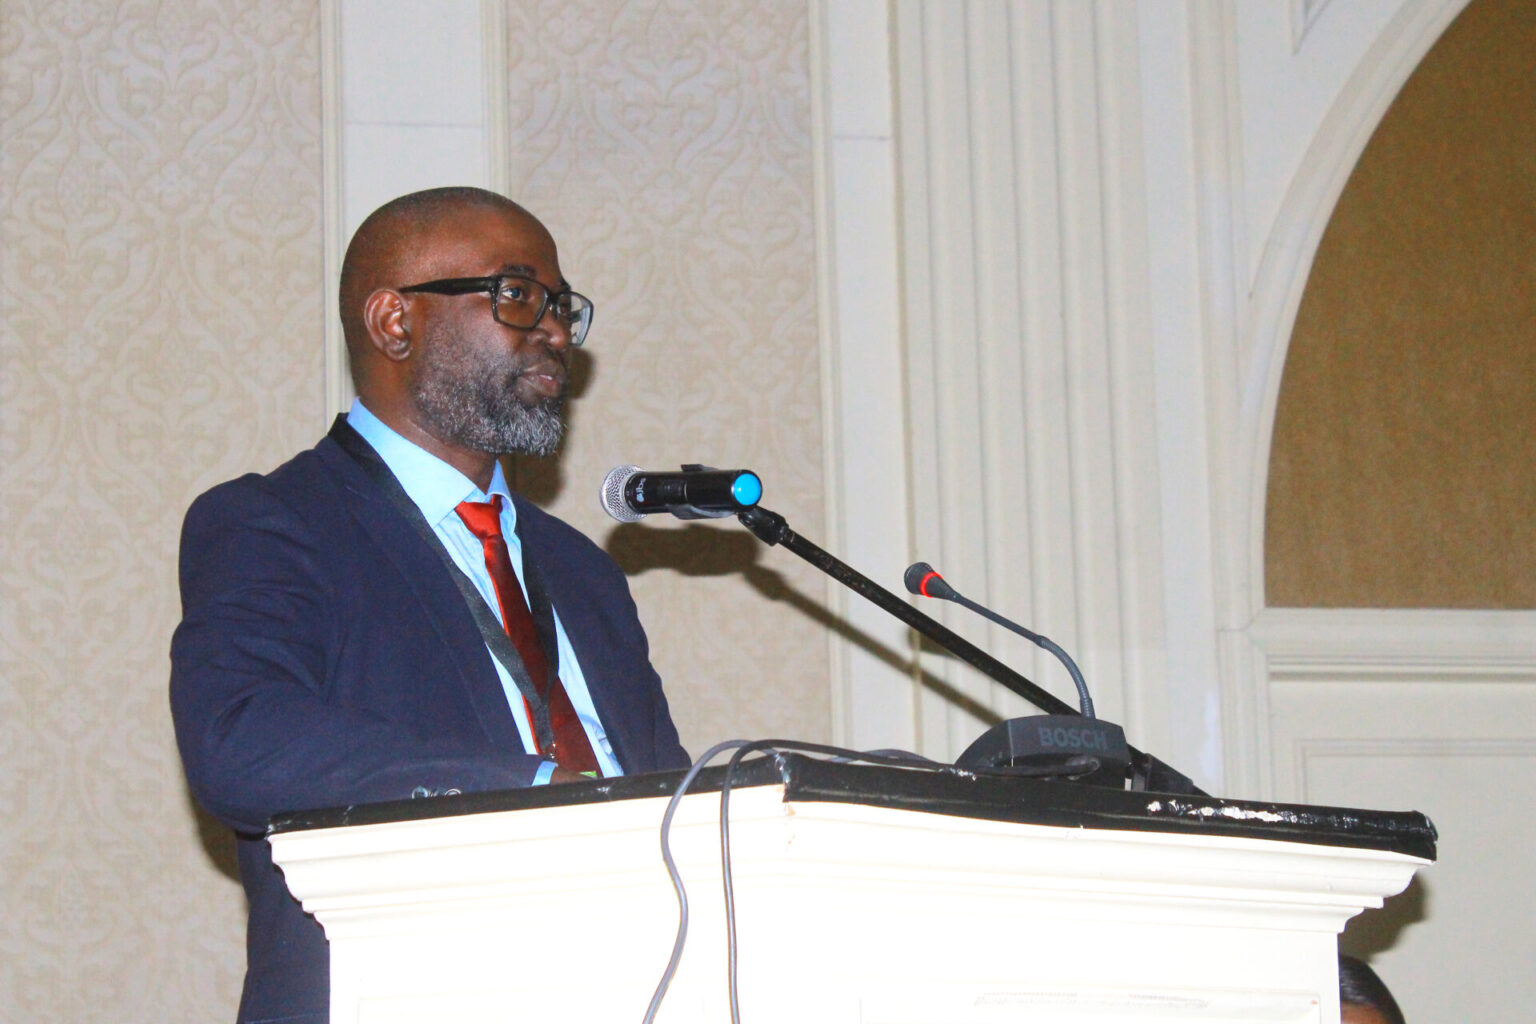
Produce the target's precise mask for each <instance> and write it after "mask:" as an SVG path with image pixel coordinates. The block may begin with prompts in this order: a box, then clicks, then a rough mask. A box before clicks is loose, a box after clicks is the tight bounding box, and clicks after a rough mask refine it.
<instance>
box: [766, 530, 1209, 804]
mask: <svg viewBox="0 0 1536 1024" xmlns="http://www.w3.org/2000/svg"><path fill="white" fill-rule="evenodd" d="M736 518H737V519H739V520H741V524H742V525H743V526H745V527H746V528H747V529H748V530H750V531H751V532H752V534H753V536H755V537H756V538H757V539H758V540H760V541H762V542H763V543H764V544H767V545H768V546H770V547H773V546H775V545H782V546H783V547H785V548H788V549H789V550H790V551H792V552H794V553H795V554H797V555H799V556H800V557H801V558H803V559H805V560H806V561H807V562H810V563H811V564H812V565H814V566H815V567H816V568H818V569H820V570H821V571H822V572H824V573H826V574H827V575H828V576H830V577H832V578H833V579H834V580H836V581H837V582H839V583H841V584H842V585H843V586H845V587H847V588H848V589H849V590H852V591H853V592H854V593H856V594H858V595H860V596H861V597H864V598H866V599H867V600H869V601H871V602H873V603H874V604H875V605H877V606H879V607H880V608H882V609H884V610H885V611H886V612H889V613H890V614H891V615H894V616H896V618H898V619H900V620H901V621H902V622H905V623H906V624H907V625H908V626H911V627H912V628H913V629H915V630H917V631H918V632H919V633H921V634H922V635H923V636H926V637H927V638H928V639H930V640H932V641H933V642H934V643H936V644H938V645H939V646H940V647H943V648H944V649H945V650H947V651H949V652H950V653H951V654H953V655H955V657H957V658H959V659H960V660H961V661H963V662H965V663H966V664H967V665H970V666H972V667H973V668H975V669H977V670H979V671H980V672H982V673H983V674H984V675H986V676H987V677H988V678H990V679H994V680H996V681H997V682H999V683H1002V684H1003V685H1004V686H1006V687H1008V689H1010V690H1012V691H1013V692H1014V693H1016V694H1018V695H1019V696H1020V697H1023V698H1024V699H1025V700H1027V701H1029V702H1030V703H1031V704H1033V705H1035V707H1037V708H1039V709H1040V710H1042V711H1044V712H1046V713H1047V714H1052V715H1080V714H1081V712H1080V711H1079V710H1078V709H1077V708H1075V707H1073V706H1072V705H1071V704H1068V703H1067V702H1066V701H1064V700H1062V699H1060V698H1059V697H1056V696H1055V695H1053V694H1051V693H1049V692H1047V691H1045V690H1043V689H1041V688H1040V687H1039V686H1037V685H1035V684H1034V683H1033V682H1031V681H1030V680H1028V679H1026V678H1025V677H1024V676H1022V675H1020V674H1019V673H1017V672H1015V671H1014V670H1013V669H1011V668H1009V667H1008V666H1007V665H1004V664H1003V663H1002V662H1000V661H998V660H997V659H996V658H994V657H992V655H990V654H988V653H987V652H986V651H983V650H982V649H981V648H979V647H977V646H976V645H975V644H973V643H971V642H970V641H969V640H967V639H965V638H964V637H962V636H960V635H958V634H957V633H955V632H953V631H951V630H949V629H947V628H945V627H944V626H943V625H941V624H939V623H938V622H937V621H935V620H934V619H932V618H930V617H929V616H928V615H926V614H924V613H923V612H920V611H918V610H917V609H916V608H914V607H912V605H910V604H908V603H907V602H906V601H903V600H902V599H901V598H899V597H897V596H896V595H895V594H893V593H891V592H890V591H889V590H886V589H885V588H884V587H882V586H880V584H878V583H876V582H875V581H874V580H872V579H870V578H869V577H868V576H865V575H863V574H862V573H860V572H858V571H857V570H856V569H854V568H853V567H852V566H850V565H848V564H847V563H846V562H843V561H841V560H839V559H838V558H837V557H836V556H834V555H832V554H830V553H829V552H827V551H825V550H823V549H822V548H819V547H817V546H816V545H815V544H812V543H811V542H810V541H808V540H806V539H805V538H804V537H802V536H800V535H799V534H798V533H796V532H795V531H794V530H792V529H790V528H789V523H788V522H787V521H786V520H785V519H784V517H783V516H781V515H779V514H778V513H777V512H774V511H771V510H769V509H766V508H763V507H762V506H761V505H754V506H752V507H751V508H746V509H742V510H741V511H740V512H738V513H736ZM1129 750H1130V755H1131V788H1132V789H1146V790H1151V791H1153V792H1159V793H1186V794H1198V795H1201V796H1205V795H1208V794H1205V793H1203V792H1202V791H1201V790H1200V789H1199V788H1198V787H1197V786H1195V784H1194V783H1193V782H1192V781H1190V779H1189V778H1188V777H1187V776H1185V775H1183V774H1182V773H1180V772H1178V771H1177V770H1175V769H1173V768H1171V767H1170V766H1168V765H1167V764H1165V763H1164V762H1162V761H1160V760H1158V759H1157V758H1155V757H1153V756H1152V755H1151V754H1147V753H1143V752H1142V751H1140V750H1138V749H1136V748H1135V747H1130V748H1129Z"/></svg>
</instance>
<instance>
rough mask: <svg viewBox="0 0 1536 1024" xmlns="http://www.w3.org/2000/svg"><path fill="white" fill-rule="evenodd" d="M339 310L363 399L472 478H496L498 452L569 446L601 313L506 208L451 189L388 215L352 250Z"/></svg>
mask: <svg viewBox="0 0 1536 1024" xmlns="http://www.w3.org/2000/svg"><path fill="white" fill-rule="evenodd" d="M340 311H341V323H342V331H343V334H344V335H345V338H346V343H347V357H348V363H349V365H350V368H351V371H352V380H353V383H354V385H355V387H356V389H357V394H358V398H359V399H361V401H362V402H363V404H364V405H365V406H367V407H368V410H369V411H370V412H372V413H373V414H374V415H375V416H377V417H379V419H381V420H383V421H384V422H385V423H387V424H389V425H390V426H391V427H393V428H394V429H395V430H396V431H398V432H399V433H401V434H402V435H404V436H405V437H406V438H408V439H409V440H411V441H414V442H415V443H416V444H418V445H420V446H421V447H423V448H425V449H427V450H428V451H430V452H432V453H433V454H435V455H437V456H438V457H439V458H442V459H443V460H444V461H446V462H448V463H449V464H450V465H453V466H455V467H456V468H458V469H459V470H460V471H461V472H464V473H465V475H466V476H468V477H470V479H472V480H476V481H480V482H483V481H484V480H488V479H489V472H490V464H491V460H492V459H494V457H495V456H497V455H502V454H508V453H524V454H532V455H548V454H550V453H551V452H553V451H554V449H555V448H556V446H557V445H558V444H559V441H560V436H561V433H562V430H563V420H562V415H561V413H562V406H563V402H564V398H565V392H566V381H567V374H568V369H569V363H570V350H571V348H572V347H574V346H576V345H580V344H581V343H582V341H583V340H584V338H585V336H586V331H587V327H588V326H589V325H590V323H591V320H592V304H591V303H590V302H589V301H588V300H587V299H586V298H585V297H583V296H582V295H580V294H578V293H576V292H573V291H571V289H570V286H569V285H568V284H567V283H566V281H565V279H564V277H563V276H562V275H561V273H560V261H559V256H558V254H557V252H556V247H555V242H554V239H553V238H551V237H550V234H549V232H548V231H547V230H545V228H544V226H543V225H542V224H541V223H539V221H538V219H537V218H535V217H534V216H533V215H532V214H530V213H529V212H528V211H527V210H524V209H523V208H522V207H521V206H518V205H517V204H516V203H514V202H512V201H511V200H510V199H507V198H505V197H504V196H500V195H497V194H496V193H494V192H487V191H485V190H484V189H478V188H468V187H453V188H438V189H429V190H427V191H424V192H414V193H411V194H410V195H406V196H401V197H400V198H399V199H396V200H393V201H392V202H389V203H386V204H385V205H383V206H381V207H380V208H379V209H377V210H375V211H374V212H373V213H372V214H371V215H370V216H369V217H368V218H367V220H365V221H364V222H363V223H362V225H361V226H359V227H358V229H357V232H356V233H355V234H354V235H353V237H352V242H351V244H350V245H349V246H348V247H347V254H346V258H345V260H344V261H343V264H342V271H341V286H340Z"/></svg>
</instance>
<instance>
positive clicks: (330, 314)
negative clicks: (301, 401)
mask: <svg viewBox="0 0 1536 1024" xmlns="http://www.w3.org/2000/svg"><path fill="white" fill-rule="evenodd" d="M343 2H344V0H320V130H321V132H322V136H321V139H320V148H321V156H320V159H321V175H322V181H321V186H320V187H321V198H320V202H321V208H322V209H321V224H322V229H323V231H324V232H325V235H324V238H323V239H322V246H323V257H322V263H323V266H324V272H325V280H323V281H321V282H320V292H321V294H322V295H324V296H325V302H324V304H323V307H322V308H323V309H324V315H325V322H324V323H323V324H322V325H321V338H322V343H323V344H324V345H325V357H324V359H325V361H324V368H323V371H322V372H323V373H324V375H325V376H324V379H323V381H322V387H323V394H324V398H325V409H324V419H323V420H322V421H321V423H320V430H321V431H324V430H326V429H328V428H329V427H330V423H331V420H332V419H333V418H334V417H335V416H336V414H337V413H339V412H340V411H342V410H343V409H345V408H347V407H348V406H349V405H350V404H351V402H352V376H351V373H350V371H349V370H348V369H347V345H346V342H345V340H343V338H342V335H341V312H340V310H339V309H338V307H337V293H336V284H337V282H338V281H339V280H340V279H341V260H342V257H343V256H344V255H345V254H346V249H347V241H348V238H347V226H346V223H345V217H344V215H343V211H342V197H343V193H344V184H343V183H344V181H345V178H346V170H345V167H344V162H345V156H346V154H345V145H344V140H343V138H342V128H341V124H342V116H343V113H342V109H341V82H342V68H341V62H342V33H341V5H342V3H343Z"/></svg>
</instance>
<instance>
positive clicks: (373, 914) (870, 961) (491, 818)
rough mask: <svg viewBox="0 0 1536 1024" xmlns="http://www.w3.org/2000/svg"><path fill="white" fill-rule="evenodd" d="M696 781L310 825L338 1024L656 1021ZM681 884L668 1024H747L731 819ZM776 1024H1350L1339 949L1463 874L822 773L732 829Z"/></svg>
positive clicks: (704, 846)
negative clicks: (722, 841)
mask: <svg viewBox="0 0 1536 1024" xmlns="http://www.w3.org/2000/svg"><path fill="white" fill-rule="evenodd" d="M676 778H677V777H676V776H641V777H637V778H633V779H622V780H612V781H604V782H594V783H590V784H584V785H578V786H569V787H553V788H548V789H540V790H528V791H519V792H515V793H511V792H509V793H502V794H482V795H476V796H463V797H446V798H437V799H434V800H426V801H410V802H405V803H399V804H386V805H376V806H374V807H364V808H349V809H346V810H337V811H326V812H310V813H303V814H294V815H288V816H285V817H284V818H281V819H278V820H277V821H276V822H275V823H274V827H273V832H272V834H271V836H270V841H271V844H272V850H273V857H274V859H275V860H276V861H277V863H278V864H279V865H280V866H281V868H282V870H283V872H284V874H285V876H286V879H287V882H288V885H289V888H290V889H291V891H292V892H293V893H294V895H295V896H296V897H297V898H298V899H300V900H301V901H302V902H303V904H304V907H305V909H306V910H308V911H310V912H311V913H313V914H314V915H315V916H316V918H317V919H318V920H319V921H320V923H321V924H322V925H324V927H325V930H326V934H327V936H328V937H329V939H330V943H331V956H332V966H331V986H332V992H331V1020H332V1021H333V1024H406V1022H413V1024H415V1022H422V1024H425V1022H431V1024H440V1022H444V1021H451V1022H456V1024H491V1022H496V1024H504V1022H512V1021H525V1020H526V1021H534V1020H537V1021H557V1022H562V1024H565V1022H572V1021H592V1022H597V1021H603V1022H614V1021H633V1022H636V1024H638V1022H639V1021H640V1020H641V1018H642V1017H643V1015H644V1013H645V1009H646V1006H647V1004H648V1002H649V1000H650V997H651V993H652V991H653V990H654V988H655V986H656V982H657V980H658V978H659V976H660V974H661V971H662V969H663V967H664V966H665V964H666V961H667V958H668V956H669V955H670V952H671V948H672V942H673V938H674V934H675V931H676V925H677V902H676V898H675V896H674V893H673V890H672V887H671V884H670V882H669V881H668V879H667V876H666V873H665V870H664V868H663V866H662V863H661V857H660V852H659V841H658V826H659V823H660V820H661V815H662V812H663V809H664V807H665V804H666V798H665V796H663V795H660V794H662V793H664V792H667V791H669V787H670V786H671V785H675V782H676ZM718 782H719V775H718V773H715V774H714V775H713V777H712V785H713V787H714V789H715V792H704V793H698V794H696V795H691V796H689V797H687V798H686V799H685V800H684V802H683V805H682V808H681V810H680V811H679V813H678V816H677V819H676V822H675V824H674V829H673V835H672V841H673V850H674V856H675V857H676V858H677V862H678V865H679V867H680V869H681V871H682V874H683V878H684V880H685V882H686V883H687V886H688V895H689V902H690V910H691V916H692V923H691V927H690V932H689V939H688V945H687V948H686V952H685V954H684V956H683V960H682V964H681V969H680V970H679V972H678V975H677V978H676V980H675V981H674V982H673V984H672V986H671V989H670V992H669V994H668V996H667V998H666V1001H665V1002H664V1003H663V1005H662V1009H661V1013H660V1015H659V1017H658V1020H660V1021H665V1022H669V1024H683V1022H690V1024H691V1022H706V1021H707V1022H710V1024H719V1022H723V1021H728V1020H729V1011H728V1002H727V987H726V944H725V930H724V913H723V904H722V892H721V885H720V878H721V872H720V845H719V810H720V799H719V794H718ZM730 814H731V858H732V867H733V878H734V883H735V896H736V914H737V934H738V949H739V979H740V996H741V999H740V1005H741V1016H742V1019H743V1020H744V1021H747V1022H750V1024H769V1022H774V1024H780V1022H785V1024H787V1022H795V1024H811V1022H821V1021H826V1022H839V1024H984V1022H985V1024H992V1022H1003V1021H1052V1022H1054V1021H1062V1022H1069V1024H1098V1022H1107V1021H1158V1022H1166V1024H1172V1022H1184V1021H1188V1022H1197V1021H1198V1022H1202V1024H1212V1022H1231V1024H1237V1022H1260V1021H1263V1022H1296V1024H1303V1022H1305V1024H1332V1022H1337V1020H1338V1012H1339V1011H1338V995H1337V972H1336V955H1337V935H1338V933H1339V931H1340V930H1341V929H1342V928H1343V926H1344V923H1345V921H1346V920H1347V919H1348V918H1350V917H1351V916H1353V915H1354V914H1357V913H1359V912H1360V911H1361V910H1362V909H1364V908H1370V907H1377V906H1380V905H1381V902H1382V900H1383V899H1384V898H1385V897H1387V896H1390V895H1392V894H1394V893H1397V892H1399V891H1401V890H1402V889H1403V888H1404V887H1405V886H1406V885H1407V884H1408V882H1409V880H1410V879H1411V877H1412V876H1413V873H1414V871H1415V870H1416V869H1417V868H1418V867H1419V866H1420V865H1422V864H1425V863H1428V862H1429V861H1430V860H1432V859H1433V856H1434V831H1433V827H1432V826H1431V825H1430V824H1429V822H1428V821H1427V819H1425V818H1424V817H1423V816H1422V815H1418V814H1413V813H1406V814H1390V813H1382V812H1368V811H1350V810H1338V809H1328V808H1309V807H1287V806H1282V805H1270V804H1254V803H1244V802H1239V801H1222V800H1214V799H1211V798H1207V797H1172V796H1167V795H1159V794H1149V793H1132V792H1118V791H1108V790H1095V789H1088V788H1087V787H1082V786H1073V785H1068V784H1063V783H1051V782H1039V781H1029V780H1007V779H1005V780H997V779H981V778H974V777H973V778H970V779H965V778H958V777H954V776H945V777H935V776H931V775H928V774H926V773H922V772H915V771H907V770H903V769H887V768H869V767H856V766H850V765H837V764H829V763H826V762H821V761H815V760H810V759H806V758H801V757H795V756H791V757H787V758H784V759H783V760H781V761H779V762H777V763H768V762H761V763H759V764H758V765H757V766H755V767H754V768H753V769H752V772H751V776H750V778H749V779H748V780H747V782H746V783H745V784H742V785H740V787H739V788H736V789H733V791H732V794H731V801H730Z"/></svg>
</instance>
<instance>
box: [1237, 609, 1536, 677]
mask: <svg viewBox="0 0 1536 1024" xmlns="http://www.w3.org/2000/svg"><path fill="white" fill-rule="evenodd" d="M1250 635H1251V636H1252V637H1253V640H1254V643H1255V645H1256V646H1257V647H1258V648H1259V649H1260V650H1261V651H1262V652H1263V653H1264V656H1265V658H1266V659H1267V661H1268V665H1269V674H1270V677H1271V678H1272V679H1274V680H1280V681H1294V680H1303V679H1318V678H1322V679H1359V680H1367V679H1379V678H1382V677H1389V678H1395V679H1434V680H1441V681H1451V680H1456V679H1463V680H1479V681H1494V680H1500V679H1503V680H1511V681H1527V682H1528V681H1531V680H1536V612H1525V611H1508V612H1501V611H1455V610H1443V609H1374V608H1339V609H1326V608H1268V609H1265V611H1264V612H1263V613H1262V614H1261V615H1260V616H1259V617H1258V618H1257V619H1256V620H1255V621H1254V624H1253V628H1252V630H1251V631H1250Z"/></svg>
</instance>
